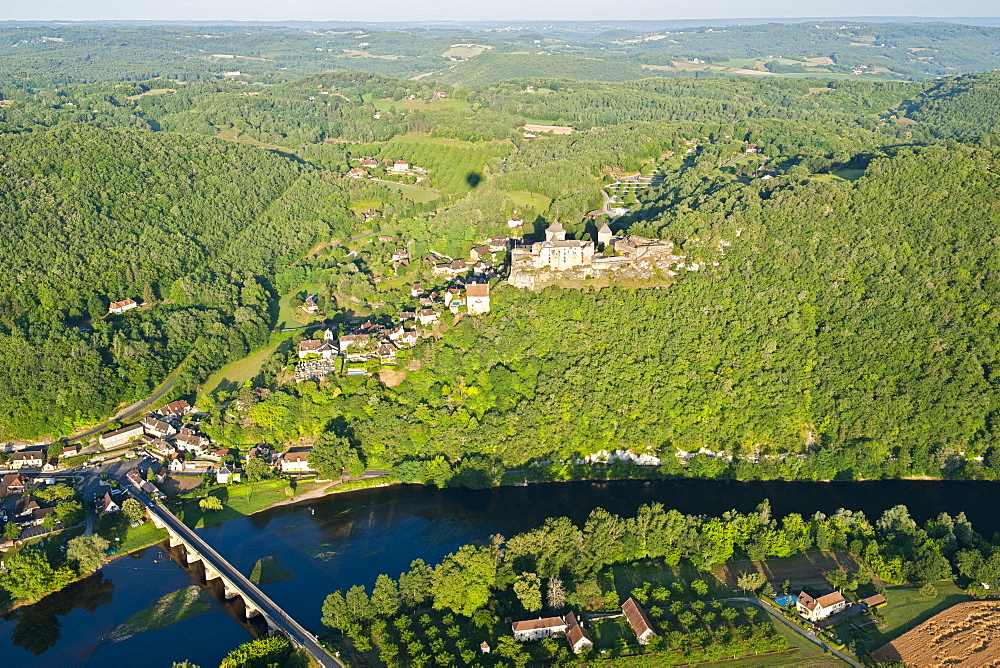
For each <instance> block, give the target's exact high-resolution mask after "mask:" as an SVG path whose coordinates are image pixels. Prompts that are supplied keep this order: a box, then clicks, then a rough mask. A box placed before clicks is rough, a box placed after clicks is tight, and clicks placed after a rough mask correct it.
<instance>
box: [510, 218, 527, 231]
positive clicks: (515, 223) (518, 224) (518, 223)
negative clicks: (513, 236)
mask: <svg viewBox="0 0 1000 668" xmlns="http://www.w3.org/2000/svg"><path fill="white" fill-rule="evenodd" d="M507 227H509V228H510V229H512V230H514V229H521V228H522V227H524V221H523V220H521V219H520V218H510V219H508V220H507Z"/></svg>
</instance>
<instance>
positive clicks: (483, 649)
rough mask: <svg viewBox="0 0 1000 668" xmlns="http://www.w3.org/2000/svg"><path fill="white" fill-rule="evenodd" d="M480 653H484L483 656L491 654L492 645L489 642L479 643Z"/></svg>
mask: <svg viewBox="0 0 1000 668" xmlns="http://www.w3.org/2000/svg"><path fill="white" fill-rule="evenodd" d="M479 651H480V652H482V653H483V654H489V653H490V644H489V643H488V642H486V641H485V640H484V641H483V642H481V643H479Z"/></svg>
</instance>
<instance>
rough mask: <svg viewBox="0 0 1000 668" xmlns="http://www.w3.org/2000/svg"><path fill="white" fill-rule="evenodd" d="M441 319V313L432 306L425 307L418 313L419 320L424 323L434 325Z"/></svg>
mask: <svg viewBox="0 0 1000 668" xmlns="http://www.w3.org/2000/svg"><path fill="white" fill-rule="evenodd" d="M440 319H441V314H440V313H438V312H437V311H435V310H434V309H432V308H425V309H422V310H421V311H420V313H418V314H417V321H418V322H419V323H420V324H421V325H424V326H425V327H426V326H427V325H433V324H434V323H435V322H437V321H438V320H440Z"/></svg>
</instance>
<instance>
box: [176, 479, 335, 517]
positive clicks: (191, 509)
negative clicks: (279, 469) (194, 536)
mask: <svg viewBox="0 0 1000 668" xmlns="http://www.w3.org/2000/svg"><path fill="white" fill-rule="evenodd" d="M317 487H319V485H318V484H316V483H298V484H295V485H294V486H291V485H289V482H288V480H285V479H283V478H281V479H275V480H264V481H261V482H258V483H257V484H256V485H251V484H250V483H241V484H235V485H228V486H226V487H220V488H216V489H213V490H212V491H211V492H210V493H209V494H210V495H211V496H215V497H218V499H219V500H220V501H222V510H215V511H208V512H206V511H204V510H202V509H201V508H200V507H199V506H198V501H199V500H200V499H202V498H204V497H205V496H206V494H205V492H204V491H203V490H195V491H194V492H190V493H188V494H185V495H184V496H183V497H181V499H182V501H181V504H182V505H181V510H179V511H177V512H175V514H176V515H177V516H178V517H179V518H180V519H181V520H182V521H183V522H184V523H185V524H187V525H188V526H189V527H192V528H194V529H200V528H202V527H205V526H214V525H216V524H222V523H223V522H228V521H229V520H233V519H236V518H238V517H245V516H247V515H252V514H253V513H256V512H259V511H261V510H264V509H265V508H267V507H268V506H270V505H271V504H274V503H277V502H278V501H284V500H286V499H290V498H293V497H295V496H300V495H301V494H303V493H305V492H308V491H310V490H313V489H316V488H317ZM251 490H252V491H251Z"/></svg>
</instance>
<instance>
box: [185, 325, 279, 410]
mask: <svg viewBox="0 0 1000 668" xmlns="http://www.w3.org/2000/svg"><path fill="white" fill-rule="evenodd" d="M297 333H298V332H297V331H290V332H281V333H278V334H271V339H270V340H269V341H268V344H267V345H266V346H264V347H263V348H260V349H259V350H256V351H254V352H252V353H250V354H249V355H247V356H246V357H244V358H243V359H239V360H236V361H235V362H230V363H229V364H227V365H226V366H224V367H222V368H221V369H219V370H218V371H216V372H215V373H213V374H212V375H211V376H209V377H208V379H207V380H206V381H205V382H204V383H202V385H201V388H199V390H198V394H199V395H202V394H206V393H207V394H215V393H216V392H218V391H219V390H226V391H229V390H232V389H233V388H234V387H239V386H241V385H242V384H243V383H245V382H247V381H248V380H250V379H251V378H253V377H254V376H256V375H257V374H258V373H260V369H261V367H262V366H263V365H264V361H265V360H267V358H268V357H270V355H271V353H273V352H274V351H275V350H277V349H278V346H279V345H281V342H282V341H287V340H288V339H290V338H292V337H293V336H295V335H296V334H297Z"/></svg>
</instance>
